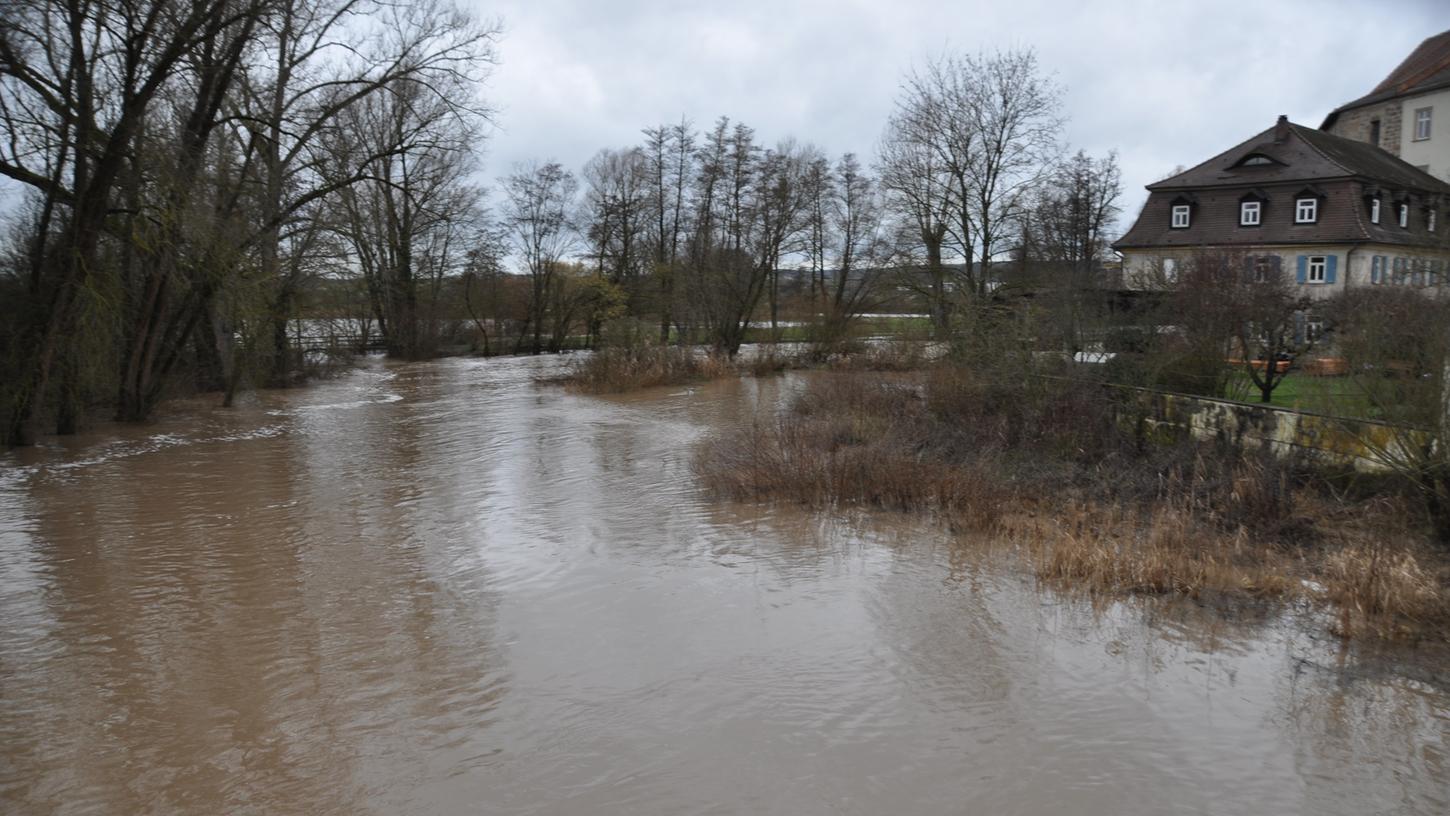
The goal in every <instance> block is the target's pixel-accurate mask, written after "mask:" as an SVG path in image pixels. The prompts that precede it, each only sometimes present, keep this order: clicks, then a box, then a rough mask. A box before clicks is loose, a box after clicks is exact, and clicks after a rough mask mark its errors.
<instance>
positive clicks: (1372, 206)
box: [1369, 196, 1380, 224]
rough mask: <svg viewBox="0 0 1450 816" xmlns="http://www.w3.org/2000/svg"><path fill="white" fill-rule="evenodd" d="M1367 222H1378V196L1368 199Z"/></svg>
mask: <svg viewBox="0 0 1450 816" xmlns="http://www.w3.org/2000/svg"><path fill="white" fill-rule="evenodd" d="M1369 222H1370V223H1371V224H1378V223H1379V222H1380V200H1379V197H1378V196H1376V197H1375V198H1371V199H1370V200H1369Z"/></svg>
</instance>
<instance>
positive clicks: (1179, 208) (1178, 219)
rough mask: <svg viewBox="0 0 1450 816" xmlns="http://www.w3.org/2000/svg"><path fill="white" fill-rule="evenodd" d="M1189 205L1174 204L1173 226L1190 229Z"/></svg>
mask: <svg viewBox="0 0 1450 816" xmlns="http://www.w3.org/2000/svg"><path fill="white" fill-rule="evenodd" d="M1188 213H1189V206H1188V205H1187V204H1174V205H1173V222H1172V223H1173V228H1174V229H1188Z"/></svg>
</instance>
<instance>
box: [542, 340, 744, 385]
mask: <svg viewBox="0 0 1450 816" xmlns="http://www.w3.org/2000/svg"><path fill="white" fill-rule="evenodd" d="M737 373H739V369H738V367H737V366H736V365H735V364H734V363H732V362H731V361H730V360H727V359H725V358H723V357H719V356H716V355H712V354H708V353H706V352H705V351H704V350H701V349H695V348H690V347H683V348H682V347H679V346H652V347H647V348H639V349H617V348H604V349H600V350H599V351H596V352H594V353H593V354H591V355H589V357H587V358H586V359H585V360H584V361H583V362H581V363H579V364H578V365H576V366H574V367H573V368H572V369H570V370H569V372H567V373H566V374H565V375H564V376H563V378H562V381H563V383H564V384H565V385H566V386H567V387H568V388H570V389H572V390H576V391H580V392H583V393H586V394H609V393H621V392H624V391H634V390H637V389H640V388H650V387H653V386H660V385H678V384H681V383H688V382H698V381H701V380H711V379H716V378H719V377H728V376H733V375H735V374H737Z"/></svg>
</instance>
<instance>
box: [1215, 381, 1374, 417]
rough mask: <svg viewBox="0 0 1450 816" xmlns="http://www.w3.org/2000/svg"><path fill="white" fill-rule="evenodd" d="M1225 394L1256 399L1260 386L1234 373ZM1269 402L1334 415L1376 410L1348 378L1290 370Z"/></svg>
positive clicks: (1362, 414) (1363, 414) (1361, 414)
mask: <svg viewBox="0 0 1450 816" xmlns="http://www.w3.org/2000/svg"><path fill="white" fill-rule="evenodd" d="M1228 393H1229V396H1230V398H1231V399H1237V400H1240V401H1242V402H1254V403H1257V402H1259V389H1258V388H1257V387H1255V386H1254V383H1253V381H1252V380H1250V379H1249V375H1248V374H1245V373H1242V372H1240V373H1238V374H1235V375H1234V377H1233V378H1232V379H1231V380H1230V381H1229V387H1228ZM1269 404H1270V405H1277V406H1279V407H1281V408H1298V409H1299V410H1301V411H1314V412H1315V413H1320V414H1332V415H1334V416H1346V417H1364V418H1369V419H1373V418H1374V417H1375V415H1376V414H1377V413H1378V411H1376V410H1375V409H1374V407H1373V405H1372V404H1371V403H1370V400H1369V398H1368V397H1366V396H1365V394H1364V392H1363V391H1362V390H1361V389H1359V388H1357V387H1356V386H1355V383H1354V380H1353V379H1352V378H1350V377H1311V376H1309V375H1308V374H1305V373H1303V372H1302V371H1293V372H1290V373H1289V376H1288V377H1286V378H1285V379H1284V381H1283V382H1282V383H1280V384H1279V385H1278V387H1276V388H1275V389H1274V398H1273V401H1272V402H1270V403H1269Z"/></svg>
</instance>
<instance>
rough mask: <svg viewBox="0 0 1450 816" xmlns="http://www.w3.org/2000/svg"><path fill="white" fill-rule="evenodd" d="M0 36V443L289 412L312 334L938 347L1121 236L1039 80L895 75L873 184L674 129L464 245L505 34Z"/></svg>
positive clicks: (549, 185) (145, 16)
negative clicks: (868, 333)
mask: <svg viewBox="0 0 1450 816" xmlns="http://www.w3.org/2000/svg"><path fill="white" fill-rule="evenodd" d="M14 8H15V13H13V14H10V13H9V12H7V19H6V20H5V21H4V22H3V24H0V125H3V128H4V130H5V133H6V135H7V137H8V138H7V139H5V140H4V143H3V144H0V173H3V174H4V175H6V176H8V177H9V178H10V179H13V180H15V181H17V182H19V183H20V184H22V185H24V187H25V188H26V190H27V194H26V200H25V205H24V208H23V210H22V214H21V218H19V219H17V220H16V221H15V222H14V224H13V225H12V233H13V234H12V235H11V236H10V240H8V242H7V244H6V254H5V256H4V258H3V260H4V263H3V265H0V304H3V305H0V318H3V322H0V371H3V374H4V377H3V380H0V434H3V436H0V441H3V442H4V443H6V444H17V443H25V442H27V441H29V440H31V439H33V438H34V436H35V435H36V434H37V433H38V432H40V431H41V430H42V429H44V428H45V427H46V425H47V423H51V424H50V425H49V427H51V428H53V429H54V430H57V431H59V432H62V433H65V432H70V431H73V430H74V429H75V427H76V425H77V422H78V421H79V417H80V416H81V415H82V413H84V412H86V411H94V410H96V409H97V408H98V407H105V406H108V407H109V409H110V413H112V414H113V415H114V416H116V417H117V418H120V419H125V420H136V419H142V418H145V417H146V416H148V415H149V414H150V413H151V412H152V411H153V410H154V408H155V406H156V405H157V403H158V401H159V400H161V399H162V398H163V397H164V396H165V395H166V394H167V393H170V392H171V391H174V390H179V389H183V388H190V389H195V388H200V389H210V390H218V391H220V392H222V393H223V394H224V395H225V397H224V400H225V402H226V403H228V404H230V402H231V401H232V400H233V399H235V397H236V395H237V394H238V393H239V392H240V391H241V390H242V389H244V388H246V387H248V386H255V385H268V386H281V385H286V384H288V383H290V382H293V381H295V380H296V378H297V377H298V376H299V372H300V371H301V369H302V368H303V362H304V359H305V358H304V355H303V353H302V352H303V347H304V346H306V342H305V339H303V340H301V341H300V340H299V336H298V335H299V332H300V331H301V330H300V329H299V318H304V317H316V316H322V315H325V316H328V317H338V318H347V319H351V320H354V321H356V323H357V325H358V326H359V331H364V332H367V333H369V334H370V335H371V336H375V337H376V338H378V339H380V340H381V341H382V343H383V344H384V345H385V346H386V348H387V350H388V352H389V353H390V354H391V355H394V356H398V357H403V358H409V359H417V358H424V357H428V356H432V355H434V354H436V353H438V351H439V350H440V349H441V348H443V347H445V346H448V345H454V346H457V345H459V344H460V343H466V344H467V346H468V347H471V348H473V349H474V350H475V351H479V352H482V353H497V352H520V351H523V352H533V353H540V352H545V351H558V350H561V349H563V348H566V347H568V346H570V345H573V344H577V343H578V342H580V340H581V338H582V339H583V340H584V341H585V342H590V341H592V339H593V338H595V337H598V336H599V334H600V332H601V329H602V327H603V326H604V324H605V323H606V322H608V321H611V320H615V319H617V318H629V319H631V320H633V321H636V322H637V323H640V324H645V325H649V326H651V327H652V328H651V329H650V333H652V334H654V335H655V336H656V337H657V338H658V341H659V342H662V343H663V342H679V343H696V344H703V345H706V346H708V347H709V348H710V349H711V350H712V351H713V352H715V353H718V354H722V355H728V356H733V355H735V354H736V353H737V352H738V351H739V349H740V347H741V345H742V344H743V343H744V342H745V341H746V339H747V337H748V336H750V334H751V331H752V330H756V331H759V330H766V331H767V332H768V335H769V336H771V337H774V338H777V339H778V338H781V337H783V336H784V335H785V333H786V332H787V331H788V330H790V328H791V327H795V326H803V327H804V331H806V332H807V333H808V336H809V337H810V339H814V340H816V341H818V342H820V343H822V344H823V345H824V346H825V347H828V348H829V347H831V346H833V345H834V344H838V343H840V342H842V341H844V340H846V339H848V338H849V337H850V336H851V334H852V330H853V326H854V324H855V323H856V320H857V318H858V317H859V316H860V315H862V314H863V313H867V312H870V311H872V310H881V309H894V308H901V309H903V310H911V311H917V310H925V311H927V312H929V313H930V315H931V317H932V325H933V328H934V331H935V332H936V333H937V334H938V336H946V335H947V334H948V333H950V332H954V331H957V330H958V329H959V328H960V326H959V324H960V323H962V322H963V321H969V319H970V315H971V314H972V313H973V309H971V308H963V307H964V306H968V305H971V304H973V303H979V302H982V301H983V300H984V299H986V298H988V297H989V296H990V295H991V294H992V293H993V292H994V291H996V290H997V289H998V288H999V287H1000V286H1001V285H1002V284H1003V282H1004V280H1006V279H1007V278H1009V277H1010V274H1009V273H1011V271H1012V270H1021V269H1023V268H1025V267H1029V266H1031V265H1033V264H1058V265H1061V266H1062V267H1063V268H1066V269H1068V270H1070V273H1069V277H1070V278H1071V279H1072V280H1073V281H1074V287H1075V288H1077V289H1081V290H1083V291H1086V290H1088V289H1089V288H1090V287H1091V286H1092V284H1093V283H1094V282H1095V276H1096V275H1097V274H1098V272H1099V270H1100V269H1101V263H1102V261H1103V260H1104V256H1105V253H1106V252H1107V244H1108V235H1107V233H1108V230H1110V229H1111V228H1112V225H1113V224H1114V222H1115V220H1116V217H1117V215H1118V210H1117V206H1116V201H1117V198H1118V197H1119V195H1120V193H1121V189H1120V182H1119V176H1118V171H1117V166H1116V160H1115V158H1114V157H1113V156H1112V155H1111V154H1110V155H1108V156H1105V157H1101V158H1093V157H1089V156H1087V155H1085V154H1082V153H1078V154H1077V155H1076V156H1071V157H1068V156H1067V153H1066V151H1065V150H1064V148H1063V145H1062V144H1061V142H1060V136H1061V127H1062V117H1061V114H1060V103H1061V90H1060V88H1059V87H1058V86H1057V85H1056V83H1055V82H1054V81H1053V80H1052V79H1051V78H1050V77H1047V76H1045V75H1043V73H1042V72H1041V70H1040V68H1039V66H1038V64H1037V62H1036V58H1035V56H1034V55H1033V54H1032V53H1031V52H1030V51H1008V52H997V53H987V54H981V55H975V56H956V55H953V56H946V57H942V58H940V59H937V60H934V61H931V62H928V63H926V65H925V66H924V67H923V68H921V69H920V70H918V71H914V72H912V73H910V74H908V76H907V77H906V78H905V80H904V81H903V83H902V86H901V90H900V94H899V98H898V99H897V103H896V107H895V109H894V111H893V113H892V115H891V116H890V118H889V121H888V122H887V123H886V125H885V129H884V132H883V134H882V136H881V139H880V142H879V149H878V151H877V155H876V156H874V157H871V158H863V157H860V156H857V155H853V154H850V153H847V154H844V155H840V156H835V157H831V156H827V155H826V153H825V152H824V151H823V150H821V149H820V148H818V147H816V146H814V145H811V144H809V143H805V142H802V141H798V140H796V139H794V138H783V139H780V140H778V141H776V142H774V143H773V144H772V143H768V142H766V141H764V140H763V139H761V138H760V137H759V136H758V135H757V133H756V131H755V130H754V129H753V128H751V127H749V126H748V125H746V124H744V123H741V122H737V121H732V120H730V119H728V118H726V117H721V118H719V119H718V120H716V121H715V122H714V123H713V124H712V125H711V126H709V127H708V128H704V129H697V128H696V127H695V126H694V125H692V123H690V122H689V121H688V120H681V121H680V122H677V123H674V124H663V125H659V126H655V127H649V128H646V129H644V130H643V131H642V134H641V140H640V142H639V143H638V144H635V145H630V146H625V147H622V148H610V149H604V150H601V151H600V152H599V153H598V154H596V155H595V156H594V157H593V158H592V159H590V160H589V162H588V163H587V164H586V165H585V166H583V167H582V168H580V169H579V171H578V172H577V174H576V172H575V171H574V170H571V169H569V168H566V167H564V166H562V165H560V164H559V163H557V162H552V161H536V162H529V163H524V164H521V165H518V166H516V167H514V168H513V170H512V172H510V173H509V174H507V175H506V176H504V177H503V178H500V179H499V180H498V186H497V194H496V196H495V208H494V209H493V211H492V214H491V215H490V216H486V215H485V213H486V212H487V211H486V209H485V208H484V207H483V205H482V203H481V202H482V200H483V191H482V190H481V189H480V187H479V186H478V185H477V184H476V183H475V181H474V179H475V178H476V177H477V175H478V173H477V171H478V166H477V152H476V148H475V146H476V145H477V144H478V143H479V141H480V140H481V138H482V136H483V135H484V134H483V131H484V128H485V127H486V126H487V125H488V124H489V122H490V112H489V110H488V109H487V107H486V106H485V105H484V104H483V103H482V101H481V100H480V99H479V97H478V88H479V83H480V82H481V80H482V79H483V78H484V77H485V76H486V75H487V74H488V73H489V71H490V70H491V69H492V67H493V66H494V64H495V44H496V42H497V38H498V35H499V28H498V26H497V24H494V23H489V22H481V21H478V20H474V19H470V18H469V17H467V16H466V15H463V14H462V13H461V12H459V11H458V10H457V9H456V8H454V7H453V6H451V5H449V4H448V3H447V2H446V0H424V2H420V3H412V4H401V5H400V4H393V3H387V2H382V0H210V2H207V1H205V0H202V1H201V2H197V3H193V4H190V5H186V6H178V5H176V4H174V3H172V2H168V1H167V0H145V1H143V2H127V3H120V2H116V0H80V1H79V2H66V3H62V2H59V0H25V1H24V2H20V3H18V4H15V5H14ZM1068 305H1069V307H1070V308H1069V313H1071V314H1075V313H1076V312H1073V311H1072V310H1073V309H1076V310H1077V311H1078V312H1082V311H1084V310H1085V309H1086V308H1087V307H1086V306H1084V305H1082V304H1077V303H1075V301H1074V300H1073V298H1072V297H1069V298H1068ZM1072 322H1073V324H1074V325H1078V324H1081V323H1082V319H1081V318H1076V317H1075V318H1073V320H1072ZM1083 333H1084V330H1083V329H1081V328H1080V327H1079V328H1077V329H1075V330H1074V331H1073V335H1074V336H1075V337H1078V338H1079V339H1078V340H1075V341H1073V342H1074V343H1076V344H1078V345H1081V343H1082V342H1084V341H1083V340H1082V339H1081V336H1082V334H1083Z"/></svg>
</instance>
